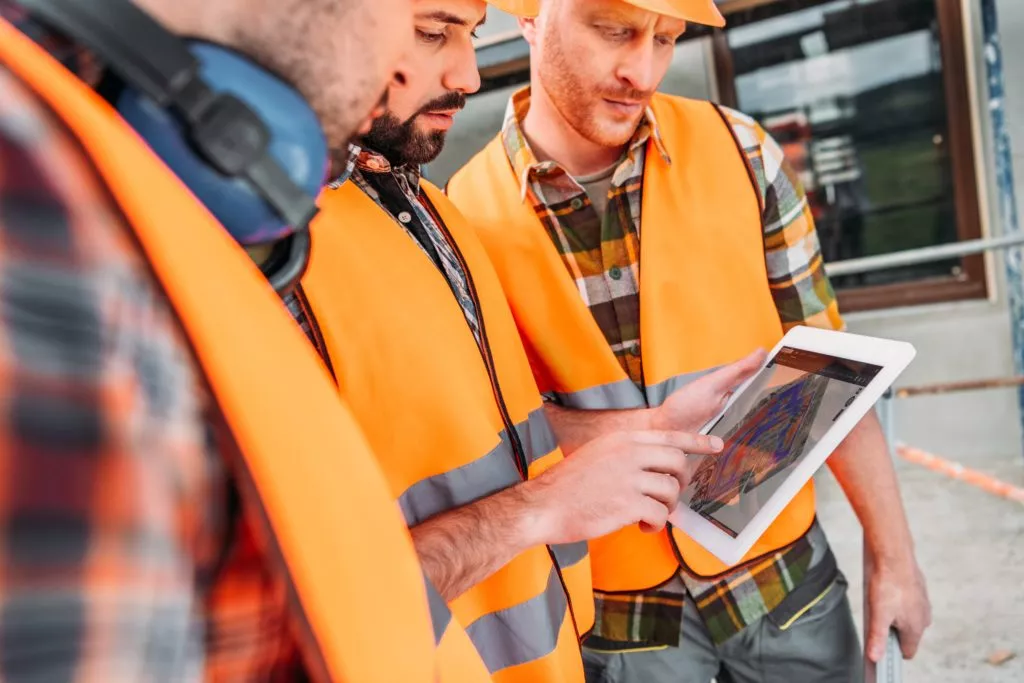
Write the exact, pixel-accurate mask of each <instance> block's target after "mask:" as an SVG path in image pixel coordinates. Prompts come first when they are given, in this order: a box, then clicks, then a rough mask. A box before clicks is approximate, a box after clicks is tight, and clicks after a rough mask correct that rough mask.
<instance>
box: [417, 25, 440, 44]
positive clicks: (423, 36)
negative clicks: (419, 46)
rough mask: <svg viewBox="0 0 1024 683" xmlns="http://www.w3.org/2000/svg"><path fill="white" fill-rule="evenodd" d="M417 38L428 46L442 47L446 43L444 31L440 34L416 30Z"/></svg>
mask: <svg viewBox="0 0 1024 683" xmlns="http://www.w3.org/2000/svg"><path fill="white" fill-rule="evenodd" d="M416 37H417V38H419V39H420V40H421V41H422V42H424V43H426V44H427V45H441V44H443V43H444V41H445V38H446V36H445V33H444V31H442V32H440V33H431V32H430V31H424V30H422V29H416Z"/></svg>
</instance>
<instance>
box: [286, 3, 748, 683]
mask: <svg viewBox="0 0 1024 683" xmlns="http://www.w3.org/2000/svg"><path fill="white" fill-rule="evenodd" d="M491 4H493V5H495V6H496V7H499V8H502V9H505V10H509V11H512V12H514V13H518V14H522V15H529V14H531V13H532V12H533V11H535V9H536V8H535V3H532V2H512V1H508V0H501V1H497V0H496V1H494V2H492V3H491ZM486 9H487V5H486V4H485V3H484V2H483V1H482V0H415V2H414V16H415V25H416V31H417V41H416V43H417V45H416V48H415V49H414V50H413V52H412V53H411V54H410V58H409V60H408V62H409V64H408V66H407V68H405V69H403V70H402V71H401V74H400V75H401V78H399V79H397V84H396V85H394V86H393V87H392V88H391V91H390V97H389V105H388V113H387V114H385V115H384V116H383V117H381V118H379V119H378V120H377V121H376V122H375V123H374V125H373V128H372V129H371V132H370V134H369V135H367V136H365V137H364V138H363V140H362V141H361V143H360V144H362V145H363V146H364V150H363V152H362V153H361V155H360V156H359V159H358V163H357V164H356V168H355V170H354V173H353V174H352V177H351V180H350V181H349V182H346V183H339V184H338V186H337V187H336V188H335V189H332V190H330V191H328V192H326V193H325V194H324V195H323V196H322V197H321V201H320V206H321V214H320V216H319V217H318V218H317V221H316V222H315V223H314V226H313V229H312V233H313V234H312V236H313V244H314V249H313V255H312V259H311V261H310V266H309V270H308V272H307V273H306V275H305V277H304V278H303V280H302V283H301V286H300V287H298V288H297V289H296V291H295V293H294V295H293V296H290V297H288V298H287V299H286V301H287V302H288V304H289V306H290V307H291V309H292V311H293V314H294V315H295V317H296V318H297V320H298V322H299V323H300V325H301V327H302V328H303V329H304V330H305V331H306V333H307V334H308V336H309V337H310V340H311V341H312V342H313V343H314V344H315V345H316V347H317V348H318V350H319V351H320V353H321V355H322V357H323V358H324V361H325V364H326V365H327V367H328V368H329V369H330V371H331V372H332V373H333V375H334V377H335V379H336V381H337V383H338V387H339V390H340V392H341V393H342V395H343V396H344V397H345V398H346V399H347V400H348V401H349V402H350V404H351V405H352V408H353V411H354V413H355V415H356V418H357V420H358V421H359V423H360V424H361V426H362V427H363V429H364V431H365V433H366V435H367V437H368V439H369V441H370V444H371V446H372V447H373V449H374V452H375V454H376V455H377V456H378V458H380V461H381V463H382V465H383V469H384V471H385V474H386V476H387V478H388V480H389V482H390V484H391V486H392V492H393V493H394V495H395V496H396V497H397V498H398V500H399V503H400V505H401V508H402V510H403V512H404V513H405V517H406V520H407V522H408V523H409V525H410V526H411V531H412V536H413V541H414V543H415V546H416V550H417V552H418V554H419V557H420V561H421V562H422V564H423V567H424V571H425V573H426V574H427V575H428V576H429V577H430V578H431V579H432V580H433V583H434V584H435V585H436V587H437V589H438V590H439V591H440V593H441V595H442V596H443V597H444V598H445V599H446V600H448V601H449V602H450V604H451V607H452V611H453V613H454V615H455V617H456V618H458V620H459V621H460V622H461V623H462V624H463V625H465V626H466V630H467V631H468V633H469V636H470V638H471V639H472V641H473V643H474V644H475V645H476V648H477V650H478V651H479V652H480V655H481V656H482V658H483V660H484V663H485V664H486V665H487V667H488V669H489V671H490V672H491V674H492V676H493V678H494V680H495V681H499V682H500V683H506V682H518V681H522V682H524V683H526V682H528V683H562V682H566V683H570V682H571V683H581V682H582V681H583V679H584V678H583V667H582V660H581V656H580V650H579V638H580V636H581V635H583V634H585V633H586V632H587V631H588V630H589V629H590V627H591V624H592V622H593V618H592V614H593V613H592V607H593V596H592V594H591V590H590V565H589V561H588V558H587V547H586V543H585V541H586V540H587V539H589V538H593V537H596V536H600V535H603V534H606V533H608V532H610V531H613V530H615V529H617V528H620V527H622V526H624V525H626V524H633V523H636V522H641V523H643V524H646V525H647V526H649V527H651V528H652V529H660V528H662V527H663V526H664V525H665V520H666V517H667V515H668V513H669V511H670V510H671V509H673V508H674V507H675V505H676V502H677V500H678V495H679V490H680V487H681V486H685V485H686V483H687V482H688V480H689V477H690V470H691V467H692V466H691V465H690V464H689V463H688V462H687V459H686V456H685V452H691V453H712V452H717V450H718V449H719V448H720V447H721V444H720V443H718V444H713V443H711V440H710V439H708V438H707V437H699V436H694V435H692V434H687V433H683V432H678V431H676V432H672V431H654V430H653V429H650V428H648V429H642V430H641V429H637V430H634V431H632V432H630V433H621V434H614V435H609V436H607V437H604V438H602V439H598V440H595V441H593V442H591V443H588V444H585V445H582V446H581V447H579V448H578V449H576V450H575V452H574V453H573V455H572V457H571V458H569V459H568V460H563V457H562V451H561V450H560V449H559V447H558V444H557V443H556V441H555V436H554V434H553V433H552V431H551V427H550V425H549V424H548V422H547V419H546V418H545V415H544V412H543V406H542V400H541V396H540V394H539V393H538V391H537V387H536V384H535V383H534V380H533V377H532V374H531V371H530V366H529V361H528V359H527V357H526V355H525V353H524V352H523V347H522V344H521V342H520V340H519V337H518V334H517V332H516V328H515V322H514V320H513V319H512V316H511V314H510V312H509V309H508V305H507V304H506V302H505V299H504V295H503V294H502V292H501V289H500V285H499V283H498V280H497V277H496V276H495V273H494V271H493V269H492V268H491V266H490V264H489V262H488V260H487V257H486V255H485V254H484V251H483V248H482V247H481V245H480V244H479V242H478V241H477V238H476V236H475V234H474V232H473V231H472V229H471V228H470V227H469V226H467V225H466V224H465V222H464V221H463V220H462V219H461V217H460V215H459V213H458V211H457V210H455V209H454V208H453V207H452V206H451V204H450V203H449V202H448V201H447V200H446V198H445V197H444V196H443V195H442V193H441V192H440V191H439V190H438V188H436V187H434V186H432V185H431V184H429V183H428V182H426V181H424V180H422V178H420V176H419V173H418V170H417V169H418V165H419V164H420V163H421V162H423V161H426V160H428V159H430V158H432V157H433V156H435V155H436V154H437V153H438V152H439V151H440V148H441V145H442V144H443V140H444V136H445V131H446V130H447V129H448V127H450V125H451V123H452V117H453V116H454V115H455V113H456V112H457V111H458V110H459V109H461V108H462V106H463V104H464V103H465V96H466V94H468V93H471V92H474V91H475V90H476V89H477V88H478V87H479V83H480V82H479V76H478V73H477V70H476V63H475V58H474V51H473V40H472V36H473V32H474V30H475V29H476V27H477V26H479V25H480V24H481V23H482V22H483V20H484V18H485V14H486ZM759 360H760V357H759V356H757V355H756V354H755V355H752V356H751V358H750V359H748V360H747V361H746V362H745V363H740V364H737V365H734V366H732V367H730V368H728V369H726V370H724V371H723V372H721V373H719V374H717V375H713V376H710V377H709V378H708V379H707V381H706V382H704V383H702V384H698V385H697V386H695V387H694V388H693V390H692V392H690V393H689V394H688V395H686V396H680V397H679V398H678V399H677V400H676V401H675V402H673V403H672V404H671V405H670V406H668V407H667V408H666V409H665V411H649V412H648V413H646V414H647V415H649V416H650V417H651V418H652V420H653V417H654V413H658V414H659V415H660V414H661V413H662V412H666V413H667V412H668V411H670V410H675V411H676V412H677V413H678V414H679V421H683V420H688V423H689V424H691V427H690V429H691V430H693V429H694V428H695V426H697V425H699V424H700V423H701V422H703V421H704V420H705V419H707V418H708V417H709V416H710V415H711V414H712V413H713V412H715V411H716V410H718V409H719V408H720V407H721V406H722V403H723V401H724V400H725V396H726V394H727V393H728V391H729V390H731V389H732V388H733V387H735V386H736V384H738V383H739V382H740V381H742V380H743V379H744V378H745V377H747V376H748V375H749V374H750V373H751V372H752V371H753V369H754V367H755V366H756V365H757V363H758V362H759Z"/></svg>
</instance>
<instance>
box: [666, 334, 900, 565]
mask: <svg viewBox="0 0 1024 683" xmlns="http://www.w3.org/2000/svg"><path fill="white" fill-rule="evenodd" d="M915 353H916V352H915V350H914V347H913V346H911V345H910V344H907V343H905V342H898V341H891V340H888V339H877V338H874V337H862V336H859V335H854V334H848V333H844V332H831V331H826V330H819V329H813V328H809V327H798V328H795V329H793V330H791V331H790V332H789V333H788V334H787V335H786V336H785V337H784V338H783V339H782V341H781V342H779V344H778V346H776V347H775V348H774V349H773V350H772V352H771V353H770V354H769V355H768V359H767V361H766V362H765V366H764V367H763V368H762V369H761V370H760V371H759V372H758V373H757V374H756V375H754V376H753V377H752V378H751V379H750V380H748V381H747V382H746V383H745V384H743V386H741V387H740V388H739V389H738V390H737V391H736V393H735V395H734V396H733V397H732V400H730V401H729V403H728V405H727V406H726V408H725V410H724V411H722V413H721V414H720V415H719V416H717V417H716V418H715V419H713V420H711V422H709V423H708V425H706V426H705V428H704V429H702V430H701V433H702V434H714V435H716V436H720V437H721V438H722V440H723V441H725V450H724V451H723V452H722V453H721V454H719V455H715V456H706V457H704V459H703V460H702V461H701V462H700V463H699V464H698V466H697V471H696V474H695V475H694V478H693V481H692V482H691V483H690V485H689V486H688V487H687V488H686V489H685V490H684V491H683V493H682V495H681V497H680V504H679V507H678V508H676V510H675V512H674V513H673V515H672V518H671V523H672V524H673V525H674V526H676V527H677V528H679V529H681V530H683V531H685V532H686V533H687V534H688V535H689V536H690V537H691V538H693V539H694V540H695V541H697V542H698V543H700V544H701V545H702V546H704V547H705V548H707V549H708V550H709V551H710V552H711V553H712V554H713V555H715V556H716V557H718V558H719V559H720V560H722V562H724V563H725V564H728V565H733V564H736V563H738V562H739V561H740V560H742V559H743V556H744V555H745V554H746V553H747V551H749V550H750V548H751V547H752V546H753V545H754V543H755V542H757V539H758V538H760V537H761V534H763V533H764V532H765V530H766V529H767V528H768V527H769V526H770V525H771V523H772V522H773V521H774V520H775V518H776V517H777V516H778V515H779V513H780V512H782V509H783V508H785V507H786V505H787V504H788V503H789V502H790V501H791V500H792V499H793V497H794V496H796V494H797V493H798V492H799V491H800V489H801V488H802V487H803V486H804V484H806V483H807V481H808V480H809V479H811V477H813V476H814V473H815V472H816V471H817V469H818V468H819V467H821V465H822V464H823V463H824V462H825V460H826V459H827V458H828V456H829V455H830V454H831V453H832V451H833V450H835V448H836V447H837V446H838V445H839V444H840V443H841V442H842V441H843V439H844V438H846V435H847V434H849V433H850V431H851V430H852V429H853V428H854V427H855V426H856V425H857V423H858V422H860V420H861V418H863V417H864V416H865V415H866V414H867V412H868V411H869V410H871V408H872V407H873V406H874V404H875V402H876V401H878V399H879V398H881V397H882V394H884V393H885V390H886V389H887V388H889V387H890V386H891V385H892V383H893V382H894V381H895V380H896V378H897V377H898V376H899V375H900V373H902V372H903V370H904V369H905V368H906V367H907V365H909V364H910V361H911V360H913V358H914V355H915Z"/></svg>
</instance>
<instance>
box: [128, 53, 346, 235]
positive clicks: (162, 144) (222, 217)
mask: <svg viewBox="0 0 1024 683" xmlns="http://www.w3.org/2000/svg"><path fill="white" fill-rule="evenodd" d="M188 46H189V51H190V52H191V53H192V55H194V56H195V57H196V59H197V60H198V61H199V64H200V75H201V77H202V79H203V81H205V83H206V85H207V86H209V88H210V89H211V90H212V91H213V92H214V93H218V94H228V95H233V96H234V97H235V98H237V99H238V100H240V101H241V102H242V103H243V104H244V105H245V106H247V107H248V108H249V109H250V110H252V112H254V113H255V114H256V115H257V116H258V117H259V119H261V120H262V122H263V124H264V125H265V127H266V131H267V133H268V136H269V141H268V149H267V151H268V154H269V156H270V157H271V158H272V159H273V160H275V161H276V162H277V164H278V165H279V166H280V168H281V169H283V170H284V172H285V174H286V175H287V176H288V177H290V179H291V181H292V183H294V185H295V186H296V187H297V188H298V189H301V190H302V191H303V192H305V193H306V194H307V195H308V196H309V197H316V196H317V195H318V194H319V192H320V189H321V188H322V186H323V185H324V183H325V182H326V180H327V176H328V173H329V170H330V165H329V164H330V161H329V153H328V147H327V142H326V140H325V139H324V135H323V132H322V130H321V128H320V122H319V120H318V119H317V117H316V115H315V114H314V113H313V111H312V109H310V107H309V105H308V104H307V103H306V101H305V100H304V99H303V98H302V96H301V95H299V93H298V92H296V91H295V89H293V88H292V87H291V86H289V85H287V84H286V83H285V82H284V81H282V80H280V79H279V78H277V77H276V76H274V75H273V74H271V73H270V72H268V71H266V70H264V69H263V68H261V67H260V66H258V65H256V64H254V63H253V62H251V61H249V60H247V59H245V58H244V57H242V56H240V55H238V54H236V53H234V52H232V51H230V50H228V49H225V48H223V47H218V46H216V45H211V44H209V43H202V42H190V43H188ZM115 105H116V107H117V109H118V111H119V112H120V114H121V116H122V117H124V119H125V120H126V121H127V122H128V123H129V124H130V125H131V126H132V127H133V128H134V129H135V130H136V131H137V132H138V133H139V135H140V136H142V138H143V139H144V140H145V141H146V143H147V144H148V145H149V146H150V147H151V148H152V149H153V151H155V152H156V153H157V154H158V155H159V156H160V157H161V158H162V159H163V160H164V162H165V163H166V164H167V165H168V166H169V167H170V168H171V170H172V171H174V173H175V174H176V175H177V176H178V177H179V178H181V180H182V181H183V182H184V183H185V184H186V185H187V186H188V188H189V189H190V190H191V191H192V192H193V194H195V195H196V197H197V198H198V199H199V200H200V201H201V202H202V203H203V204H204V205H206V207H207V208H208V209H209V210H210V211H211V212H212V213H213V215H214V216H216V218H217V219H218V220H219V221H220V222H221V223H222V224H223V225H224V226H225V227H226V228H227V229H228V231H229V232H230V233H231V235H232V236H233V237H234V238H235V239H236V240H237V241H238V242H239V243H240V244H241V245H243V246H253V245H259V244H267V243H271V242H274V241H277V240H280V239H282V238H284V237H287V236H289V235H290V234H292V233H293V232H295V231H296V229H297V228H298V229H300V230H301V229H303V228H305V227H306V226H305V225H299V226H296V225H291V224H289V221H288V220H287V219H286V218H285V217H284V216H282V215H281V213H280V212H279V211H277V210H275V208H274V207H273V206H271V204H270V203H268V201H267V199H266V197H264V196H262V195H261V194H260V193H259V192H258V191H257V188H256V187H254V185H253V183H251V182H249V180H248V179H247V178H244V177H231V176H229V175H226V174H224V173H222V172H221V171H220V170H219V169H218V168H217V167H216V166H215V165H211V163H210V160H209V159H208V158H206V157H205V156H204V155H203V154H202V152H201V150H200V149H198V148H197V146H196V145H195V144H194V140H193V139H191V138H190V137H189V133H188V127H187V126H186V125H185V124H184V122H183V121H182V119H181V118H179V115H178V114H177V113H173V112H171V111H170V110H169V109H167V108H165V107H162V106H160V105H158V104H157V103H156V102H154V100H153V99H151V98H150V97H148V96H147V95H146V94H144V93H142V92H140V91H139V90H137V89H135V88H133V87H132V86H131V85H126V86H125V87H124V89H123V90H122V92H121V94H120V95H119V96H118V98H117V100H116V103H115ZM225 125H226V126H228V127H231V126H232V125H233V123H232V122H231V121H230V120H227V121H226V123H225ZM236 130H237V128H236Z"/></svg>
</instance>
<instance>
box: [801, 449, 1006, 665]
mask: <svg viewBox="0 0 1024 683" xmlns="http://www.w3.org/2000/svg"><path fill="white" fill-rule="evenodd" d="M910 445H918V444H910ZM921 445H922V446H923V444H921ZM932 449H933V450H936V448H935V446H934V445H932ZM957 450H959V449H957ZM971 450H972V451H973V454H972V455H971V456H970V459H969V460H968V459H967V458H966V457H961V458H959V461H960V462H961V463H962V464H964V465H966V466H970V467H972V468H974V469H978V470H981V471H983V472H986V473H988V474H991V475H993V476H996V477H998V478H999V479H1001V480H1003V481H1005V482H1008V483H1011V484H1014V485H1016V486H1022V487H1024V458H1022V457H1021V455H1020V453H1019V452H1018V453H1014V454H1005V453H1003V454H994V453H986V452H985V444H984V443H983V442H978V443H977V446H976V448H972V449H971ZM936 455H944V454H942V453H939V452H936ZM897 471H898V474H899V477H900V482H901V485H902V490H903V497H904V501H905V504H906V507H907V511H908V515H909V518H910V523H911V527H912V529H913V533H914V536H915V539H916V543H917V553H918V559H919V561H920V563H921V566H922V569H923V570H924V572H925V575H926V577H927V579H928V588H929V593H930V595H931V599H932V605H933V609H934V623H933V625H932V627H931V629H930V630H929V631H928V633H927V634H926V636H925V639H924V642H923V643H922V647H921V651H920V652H919V654H918V656H917V658H916V659H914V660H913V661H911V662H905V663H904V665H903V674H904V675H903V680H904V681H907V682H908V683H1011V682H1012V683H1022V682H1024V505H1020V504H1017V503H1013V502H1010V501H1007V500H1004V499H1001V498H996V497H994V496H992V495H991V494H988V493H985V492H983V491H981V490H979V489H976V488H973V487H971V486H970V485H968V484H965V483H962V482H959V481H954V480H951V479H948V478H946V477H944V476H943V475H941V474H937V473H934V472H931V471H928V470H926V469H923V468H921V467H919V466H917V465H912V464H910V463H907V462H905V461H902V460H900V461H898V462H897ZM818 483H819V489H818V490H819V500H820V502H819V516H820V518H821V521H822V523H823V525H824V526H825V529H826V530H827V532H828V534H829V538H830V539H831V541H832V544H833V547H834V550H835V553H836V556H837V558H838V559H839V564H840V566H841V567H842V568H843V570H844V571H845V572H846V573H847V575H848V576H849V577H850V584H851V592H850V600H851V603H852V604H853V605H854V612H855V615H856V617H857V619H858V626H861V614H860V606H861V605H862V600H863V590H862V588H863V587H862V554H861V545H862V544H861V531H860V526H859V524H858V523H857V520H856V517H855V516H854V515H853V512H852V511H851V509H850V507H849V505H848V504H847V502H846V499H845V497H844V496H843V493H842V491H841V490H840V488H839V486H838V485H837V484H836V482H835V479H834V478H833V477H832V475H831V473H829V472H827V470H823V472H822V473H821V474H820V475H819V481H818ZM861 628H862V626H861ZM862 632H863V631H862ZM1006 650H1008V651H1011V652H1014V653H1015V654H1016V657H1015V658H1013V659H1010V660H1009V661H1006V662H1005V663H1004V664H1002V665H993V664H990V663H988V662H987V661H986V660H987V659H988V658H989V657H990V656H991V655H992V654H993V653H996V652H998V651H1006Z"/></svg>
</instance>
